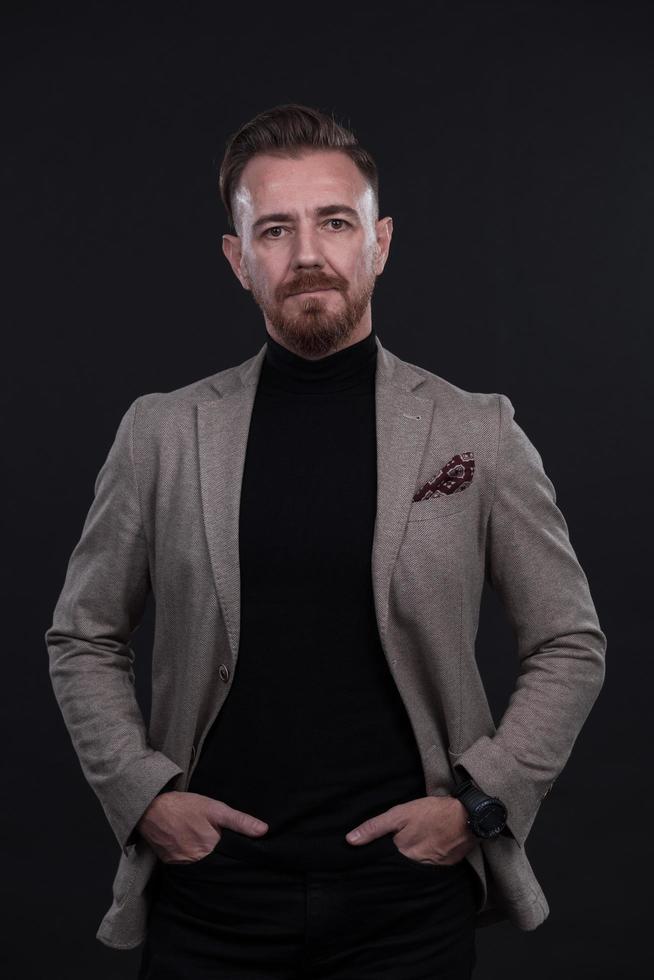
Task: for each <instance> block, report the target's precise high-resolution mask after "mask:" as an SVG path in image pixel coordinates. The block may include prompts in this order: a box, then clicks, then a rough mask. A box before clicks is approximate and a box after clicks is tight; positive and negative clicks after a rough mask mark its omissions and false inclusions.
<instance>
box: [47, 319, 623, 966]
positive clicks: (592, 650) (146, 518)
mask: <svg viewBox="0 0 654 980" xmlns="http://www.w3.org/2000/svg"><path fill="white" fill-rule="evenodd" d="M376 342H377V348H378V361H377V373H376V387H375V398H376V428H377V447H378V453H377V470H378V473H377V475H378V498H377V513H376V523H375V532H374V542H373V549H372V578H373V587H374V599H375V610H376V616H377V623H378V627H379V634H380V638H381V643H382V647H383V650H384V654H385V656H386V659H387V661H388V665H389V668H390V671H391V673H392V676H393V678H394V680H395V683H396V684H397V688H398V691H399V693H400V695H401V697H402V700H403V702H404V704H405V706H406V710H407V712H408V716H409V719H410V721H411V724H412V727H413V730H414V733H415V737H416V742H417V745H418V749H419V753H420V757H421V760H422V764H423V768H424V774H425V781H426V789H427V793H428V794H430V795H431V794H433V795H447V794H449V793H450V792H451V790H452V788H453V787H454V782H455V780H454V775H453V768H452V767H453V766H454V764H455V763H457V762H460V763H461V764H462V765H463V766H464V767H465V769H466V770H467V771H468V772H469V773H470V774H471V776H472V777H473V779H475V780H476V782H477V783H478V785H479V786H480V787H481V788H482V789H483V790H485V791H486V792H487V793H490V794H495V795H497V796H499V797H500V798H501V799H502V800H503V801H504V803H505V804H506V806H507V807H508V813H509V817H508V824H509V827H510V829H511V830H512V832H513V834H514V837H515V839H511V838H509V837H504V836H500V837H499V838H495V839H494V840H490V841H485V842H480V843H479V844H478V845H477V846H476V847H475V848H474V849H473V850H472V851H471V852H470V853H469V854H468V855H467V856H466V858H465V860H468V861H470V863H471V865H472V867H473V868H474V870H475V872H476V873H477V875H478V876H479V879H480V881H481V884H482V888H483V896H484V897H483V902H482V903H481V905H480V907H479V911H478V924H479V925H480V926H481V925H486V924H489V923H491V922H496V921H500V920H509V921H510V922H512V923H513V924H514V925H515V926H516V927H518V928H520V929H534V928H536V927H537V926H538V925H540V923H542V922H543V921H544V919H545V918H546V917H547V915H548V914H549V907H548V904H547V901H546V898H545V895H544V894H543V891H542V889H541V887H540V885H539V883H538V881H537V879H536V877H535V875H534V872H533V870H532V867H531V865H530V863H529V861H528V859H527V853H526V849H525V841H526V838H527V835H528V834H529V830H530V828H531V826H532V824H533V821H534V819H535V817H536V814H537V812H538V808H539V806H540V804H541V802H542V800H543V799H544V797H545V795H546V794H547V793H548V792H549V790H550V789H551V787H552V784H553V782H554V780H555V779H556V777H557V775H558V774H559V772H560V771H561V769H562V767H563V766H564V764H565V762H566V760H567V759H568V757H569V755H570V752H571V750H572V747H573V744H574V742H575V739H576V737H577V735H578V733H579V731H580V729H581V727H582V725H583V723H584V721H585V719H586V717H587V715H588V713H589V711H590V709H591V707H592V706H593V703H594V701H595V699H596V698H597V695H598V693H599V691H600V689H601V687H602V684H603V680H604V670H605V651H606V637H605V635H604V633H603V632H602V631H601V629H600V626H599V623H598V618H597V613H596V610H595V607H594V605H593V601H592V599H591V595H590V591H589V587H588V581H587V579H586V576H585V574H584V572H583V570H582V568H581V567H580V564H579V562H578V560H577V558H576V555H575V552H574V550H573V548H572V545H571V543H570V540H569V536H568V529H567V525H566V522H565V520H564V518H563V515H562V514H561V511H560V510H559V509H558V507H557V506H556V503H555V491H554V487H553V485H552V483H551V481H550V480H549V478H548V477H547V476H546V474H545V472H544V469H543V464H542V460H541V457H540V455H539V453H538V452H537V450H536V449H535V448H534V446H533V445H532V443H531V442H530V441H529V439H528V438H527V436H526V435H525V433H524V432H523V430H522V429H521V428H520V427H519V425H518V424H517V423H516V422H515V420H514V408H513V405H512V403H511V401H510V400H509V398H508V397H507V396H506V395H502V394H485V393H478V392H469V391H465V390H463V389H461V388H458V387H456V386H455V385H453V384H450V383H449V382H447V381H445V380H444V379H443V378H441V377H439V376H438V375H436V374H433V373H431V372H430V371H427V370H425V369H424V368H420V367H416V366H415V365H413V364H409V363H407V362H406V361H403V360H401V359H400V358H398V357H396V356H395V355H394V354H392V353H391V352H390V351H389V350H387V349H385V348H384V347H383V346H382V344H381V342H380V341H379V338H378V337H377V338H376ZM264 354H265V344H264V346H263V347H262V348H261V349H260V350H259V352H258V353H257V354H256V355H255V356H254V357H251V358H249V359H248V360H247V361H245V362H244V363H243V364H240V365H238V366H236V367H231V368H228V369H227V370H225V371H220V372H218V373H217V374H214V375H211V376H210V377H207V378H203V379H202V380H200V381H197V382H195V383H193V384H190V385H188V386H186V387H184V388H180V389H178V390H176V391H172V392H167V393H158V392H157V393H151V394H146V395H142V396H140V397H138V398H136V400H135V401H134V402H133V403H132V404H131V405H130V406H129V408H128V409H127V411H126V412H125V414H124V416H123V418H122V420H121V422H120V425H119V426H118V430H117V434H116V437H115V440H114V442H113V445H112V446H111V448H110V450H109V453H108V456H107V458H106V460H105V462H104V464H103V466H102V468H101V470H100V472H99V474H98V477H97V480H96V483H95V496H94V499H93V501H92V503H91V507H90V510H89V512H88V515H87V517H86V521H85V524H84V527H83V530H82V534H81V537H80V539H79V542H78V543H77V545H76V546H75V548H74V550H73V552H72V554H71V557H70V560H69V563H68V568H67V573H66V577H65V582H64V585H63V589H62V591H61V594H60V596H59V599H58V601H57V604H56V608H55V610H54V616H53V622H52V625H51V626H50V628H49V629H48V630H47V632H46V634H45V641H46V646H47V650H48V655H49V672H50V677H51V680H52V685H53V689H54V694H55V696H56V699H57V702H58V704H59V706H60V709H61V712H62V714H63V718H64V721H65V724H66V726H67V729H68V731H69V733H70V737H71V739H72V742H73V746H74V748H75V751H76V752H77V755H78V758H79V761H80V763H81V767H82V770H83V773H84V776H85V778H86V779H87V781H88V782H89V784H90V786H91V787H92V788H93V790H94V792H95V793H96V794H97V796H98V798H99V800H100V803H101V805H102V807H103V809H104V812H105V814H106V817H107V820H108V821H109V823H110V825H111V827H112V829H113V832H114V834H115V836H116V838H117V840H118V843H119V844H120V847H121V854H120V859H119V862H118V867H117V871H116V875H115V879H114V882H113V902H112V904H111V907H110V908H109V909H108V910H107V912H106V913H105V915H104V917H103V918H102V921H101V922H100V925H99V929H98V931H97V934H96V935H97V938H98V939H99V940H100V941H101V942H103V943H104V944H106V945H107V946H112V947H115V948H121V949H129V948H132V947H134V946H137V945H139V944H140V943H142V942H143V940H144V938H145V934H146V928H147V913H148V910H149V907H150V901H151V889H148V887H147V886H148V883H149V881H150V879H151V875H152V872H153V869H154V868H155V865H156V863H157V856H156V855H155V853H154V851H153V850H152V849H151V848H150V847H149V845H148V844H147V843H146V841H145V839H144V838H142V837H141V836H140V835H139V834H138V831H136V832H135V826H136V824H137V823H138V820H139V819H140V817H141V815H142V814H143V812H144V811H145V809H146V808H147V806H148V804H149V803H150V801H151V800H152V799H153V798H154V797H155V795H156V794H157V792H158V791H159V790H160V789H161V788H162V787H163V786H164V785H165V784H166V783H167V782H168V781H169V780H170V779H171V778H172V777H176V779H175V782H174V783H173V788H175V789H180V790H183V789H185V788H186V787H187V786H188V784H189V780H190V776H191V773H192V770H193V767H194V764H195V763H196V762H197V760H198V758H199V754H200V752H201V749H202V743H203V740H204V738H205V736H206V734H207V732H208V730H209V728H210V727H211V725H212V723H213V721H214V719H215V718H216V716H217V714H218V712H219V711H220V709H221V707H222V705H223V704H224V702H225V699H226V698H227V696H228V694H229V688H230V680H231V678H232V677H233V675H234V670H235V667H236V660H237V654H238V647H239V623H240V607H239V602H240V595H239V586H240V572H239V550H238V516H239V502H240V493H241V480H242V475H243V467H244V460H245V450H246V441H247V436H248V429H249V423H250V415H251V411H252V406H253V401H254V396H255V391H256V387H257V382H258V379H259V373H260V369H261V364H262V360H263V357H264ZM457 453H472V454H473V457H474V464H475V465H474V476H473V479H472V482H471V483H470V484H469V485H468V486H467V487H466V488H465V489H464V490H463V491H460V492H457V493H453V494H450V495H442V496H433V497H431V498H429V499H423V500H420V501H417V502H414V501H413V500H412V498H413V495H414V493H415V491H416V490H417V488H419V487H421V486H422V485H423V484H424V483H425V482H426V481H428V480H430V479H431V478H432V477H433V476H434V474H435V473H437V472H438V470H439V469H440V468H441V467H442V466H443V464H444V463H445V462H446V461H448V460H450V459H451V457H452V456H453V455H455V454H457ZM316 519H319V517H318V516H317V518H316ZM485 578H487V579H488V581H489V583H490V584H491V586H492V587H493V588H494V589H495V590H496V591H497V593H498V594H499V597H500V599H501V602H502V603H503V606H504V609H505V610H506V614H507V617H508V619H509V621H510V623H511V626H512V628H513V630H514V632H515V637H516V640H517V654H518V662H517V664H518V673H517V682H516V685H515V690H514V691H513V693H512V695H511V698H510V701H509V704H508V707H507V709H506V711H505V713H504V715H503V717H502V719H501V721H500V723H499V725H498V727H497V729H496V727H495V725H494V723H493V719H492V717H491V712H490V710H489V705H488V701H487V698H486V694H485V692H484V687H483V684H482V681H481V677H480V674H479V671H478V668H477V663H476V660H475V636H476V633H477V626H478V620H479V608H480V601H481V595H482V586H483V583H484V580H485ZM150 590H152V591H153V593H154V597H155V600H156V625H155V636H154V648H153V660H152V709H151V719H150V724H149V727H148V728H146V726H145V724H144V720H143V717H142V714H141V712H140V710H139V707H138V704H137V701H136V699H135V695H134V672H133V662H134V651H133V649H132V647H131V646H130V638H131V636H132V634H133V632H134V630H135V629H136V628H137V627H138V625H139V622H140V620H141V617H142V615H143V611H144V606H145V603H146V599H147V596H148V593H149V591H150Z"/></svg>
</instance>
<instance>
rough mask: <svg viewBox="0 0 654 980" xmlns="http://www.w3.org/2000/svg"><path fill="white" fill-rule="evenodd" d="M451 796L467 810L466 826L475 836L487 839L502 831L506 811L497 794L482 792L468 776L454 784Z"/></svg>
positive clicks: (504, 824)
mask: <svg viewBox="0 0 654 980" xmlns="http://www.w3.org/2000/svg"><path fill="white" fill-rule="evenodd" d="M452 796H454V797H456V799H457V800H460V801H461V803H463V805H464V807H465V808H466V810H467V811H468V826H469V827H470V829H471V831H472V832H473V834H475V836H477V837H481V838H482V839H483V840H488V839H489V838H491V837H497V835H498V834H501V833H502V831H503V830H504V827H505V826H506V818H507V816H508V813H507V809H506V807H505V806H504V804H503V803H502V801H501V800H500V799H498V797H497V796H488V794H487V793H484V792H482V790H480V789H479V787H478V786H475V784H474V783H473V781H472V779H470V778H469V777H468V779H464V781H463V782H462V783H459V784H458V786H455V788H454V789H453V791H452Z"/></svg>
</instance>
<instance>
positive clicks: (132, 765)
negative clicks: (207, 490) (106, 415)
mask: <svg viewBox="0 0 654 980" xmlns="http://www.w3.org/2000/svg"><path fill="white" fill-rule="evenodd" d="M139 400H140V399H139V398H137V399H136V400H135V401H134V402H132V404H131V405H130V407H129V408H128V409H127V411H126V412H125V414H124V415H123V417H122V419H121V421H120V424H119V426H118V430H117V433H116V436H115V438H114V442H113V445H112V446H111V448H110V450H109V453H108V456H107V458H106V460H105V462H104V464H103V466H102V468H101V469H100V472H99V473H98V476H97V478H96V481H95V493H94V499H93V501H92V504H91V507H90V510H89V512H88V514H87V517H86V521H85V523H84V526H83V529H82V534H81V537H80V539H79V541H78V543H77V545H76V546H75V548H74V550H73V552H72V554H71V556H70V559H69V562H68V568H67V572H66V577H65V581H64V585H63V589H62V591H61V594H60V596H59V599H58V601H57V603H56V606H55V610H54V615H53V622H52V625H51V626H50V628H49V629H48V630H47V631H46V634H45V642H46V647H47V650H48V656H49V665H50V666H49V673H50V679H51V682H52V686H53V690H54V694H55V697H56V699H57V702H58V704H59V708H60V709H61V712H62V715H63V718H64V722H65V724H66V727H67V729H68V733H69V735H70V737H71V740H72V742H73V746H74V748H75V751H76V753H77V756H78V759H79V762H80V764H81V767H82V771H83V773H84V776H85V778H86V780H87V782H88V783H89V784H90V786H91V788H92V789H93V791H94V792H95V794H96V796H97V797H98V799H99V800H100V803H101V805H102V807H103V810H104V812H105V815H106V817H107V820H108V821H109V824H110V826H111V828H112V830H113V832H114V834H115V836H116V838H117V840H118V843H119V844H120V846H121V848H122V850H123V853H125V854H127V853H128V851H127V847H128V846H129V845H130V844H131V843H133V842H134V839H135V835H136V830H135V827H136V824H137V823H138V821H139V820H140V818H141V816H142V815H143V813H144V812H145V810H146V809H147V807H148V805H149V803H150V802H151V801H152V800H153V799H154V797H155V796H156V795H157V793H158V791H159V790H160V789H161V788H162V786H164V785H165V784H166V783H167V782H168V781H169V780H170V779H171V778H172V777H173V776H175V775H177V774H179V773H181V772H182V771H183V770H182V769H181V768H180V766H178V765H176V764H175V762H173V761H172V760H171V759H169V758H168V757H167V756H166V755H164V754H163V753H162V752H159V751H157V750H155V749H154V748H152V747H151V746H150V745H149V744H148V737H147V732H146V728H145V723H144V719H143V716H142V714H141V711H140V708H139V706H138V703H137V700H136V696H135V689H134V670H133V663H134V651H133V649H132V648H131V647H130V645H129V644H130V638H131V635H132V633H133V632H134V630H135V629H136V628H137V627H138V625H139V623H140V620H141V618H142V615H143V612H144V609H145V604H146V600H147V596H148V593H149V591H150V588H151V583H150V572H149V561H148V548H147V542H146V538H145V534H144V531H143V526H142V522H141V512H140V503H139V495H138V487H137V483H136V475H135V471H134V463H133V455H132V439H133V431H132V429H133V425H134V419H135V416H136V413H137V407H138V402H139Z"/></svg>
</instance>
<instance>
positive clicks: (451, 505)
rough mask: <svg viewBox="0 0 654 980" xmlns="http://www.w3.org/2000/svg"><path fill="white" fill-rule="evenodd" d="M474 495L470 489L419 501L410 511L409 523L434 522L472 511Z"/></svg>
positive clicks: (412, 505)
mask: <svg viewBox="0 0 654 980" xmlns="http://www.w3.org/2000/svg"><path fill="white" fill-rule="evenodd" d="M472 497H473V494H472V493H471V492H470V489H466V490H461V491H459V492H458V493H450V494H444V495H443V496H441V497H429V498H428V499H426V500H417V501H415V502H414V503H412V504H411V507H410V509H409V518H408V519H409V521H410V522H413V521H433V520H437V519H438V518H442V517H452V516H453V515H454V514H460V513H462V512H463V511H466V510H470V508H471V505H472V502H473V501H472Z"/></svg>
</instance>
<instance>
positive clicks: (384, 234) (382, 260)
mask: <svg viewBox="0 0 654 980" xmlns="http://www.w3.org/2000/svg"><path fill="white" fill-rule="evenodd" d="M376 229H377V258H376V260H375V273H376V274H377V275H378V276H380V275H381V274H382V272H383V270H384V266H385V265H386V259H387V258H388V250H389V249H390V247H391V237H392V235H393V219H392V218H380V219H379V221H377V225H376Z"/></svg>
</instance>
